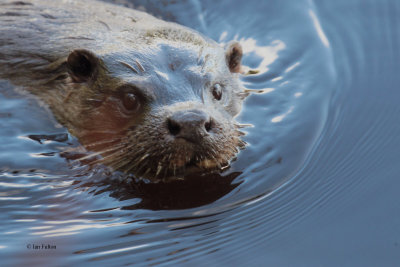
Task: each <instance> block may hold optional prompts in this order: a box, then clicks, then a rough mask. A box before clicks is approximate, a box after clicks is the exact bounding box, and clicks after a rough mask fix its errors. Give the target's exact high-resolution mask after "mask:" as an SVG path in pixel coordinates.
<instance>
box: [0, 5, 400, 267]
mask: <svg viewBox="0 0 400 267" xmlns="http://www.w3.org/2000/svg"><path fill="white" fill-rule="evenodd" d="M117 2H119V3H125V4H126V5H127V6H129V7H132V6H133V7H135V8H138V9H142V10H143V9H145V10H146V11H147V12H149V13H151V14H153V15H156V16H158V17H161V18H163V19H166V20H171V21H176V22H178V23H180V24H183V25H186V26H188V27H191V28H194V29H196V30H198V31H200V32H202V33H203V34H205V35H206V36H209V37H210V38H212V39H214V40H216V41H218V42H220V43H222V44H224V43H227V42H229V41H230V40H238V41H239V42H240V43H241V44H242V46H243V48H244V52H245V55H244V58H243V64H244V65H245V66H246V68H247V69H249V70H253V71H254V72H257V73H256V74H252V75H246V76H243V77H241V81H242V83H243V85H244V86H245V87H246V88H248V89H252V90H253V93H252V94H251V96H249V97H248V98H247V100H246V102H245V106H244V108H243V111H242V113H241V114H240V116H239V117H238V118H237V119H238V121H239V122H241V123H246V124H250V125H251V126H249V127H247V128H245V129H244V131H245V132H246V135H245V136H244V138H243V139H244V140H245V141H246V142H247V143H248V146H247V147H246V149H245V150H243V151H242V152H241V153H240V154H239V156H238V159H237V160H236V161H235V162H234V163H233V164H232V166H231V168H230V169H229V170H228V171H227V172H226V173H224V174H223V176H222V177H210V178H208V179H207V180H197V181H192V182H188V183H183V184H182V183H173V184H170V185H164V186H160V185H144V184H129V183H123V182H120V181H119V179H118V178H119V177H118V174H115V173H110V172H109V171H108V170H107V169H106V168H101V167H98V168H96V169H92V168H89V167H88V166H79V165H75V164H73V163H72V162H71V161H69V160H67V159H65V158H64V157H62V156H61V155H60V152H61V151H64V150H65V149H68V148H70V147H75V146H76V145H77V144H78V141H77V140H76V139H75V138H74V137H73V136H71V135H69V134H68V131H67V130H66V129H65V128H63V127H62V126H61V125H58V123H57V122H56V121H55V119H54V118H53V117H52V115H51V113H49V112H48V111H47V110H46V108H45V107H43V106H41V105H39V104H38V103H37V102H36V101H35V99H33V98H31V97H29V96H27V95H25V94H21V92H20V91H21V90H20V89H19V88H13V86H12V85H10V84H9V83H8V82H6V81H2V82H0V103H1V105H0V136H1V138H0V219H1V222H2V223H0V256H1V257H0V262H1V265H2V266H3V265H5V266H8V265H9V266H16V265H32V266H35V265H38V266H39V265H43V264H46V265H71V264H81V265H83V264H84V265H93V266H94V265H95V266H99V265H111V266H121V265H128V264H132V265H134V266H138V265H139V266H140V265H176V264H179V265H192V266H193V265H194V266H204V265H211V266H399V264H400V197H399V193H398V192H399V188H400V165H399V164H398V161H399V159H400V117H399V116H398V114H400V105H398V99H399V97H400V91H399V88H400V87H399V84H400V75H398V73H399V71H400V52H399V51H400V50H399V47H400V31H399V26H400V2H399V1H396V0H391V1H390V0H374V1H372V0H346V1H343V0H340V1H328V0H321V1H314V2H313V1H303V0H296V1H295V0H288V1H279V0H269V1H260V0H259V1H256V0H247V1H209V0H205V1H196V0H191V1H161V2H160V1H144V0H143V1H117ZM38 135H40V136H38ZM43 135H50V137H49V138H47V139H49V140H45V138H44V137H43ZM51 135H52V136H51ZM56 137H58V138H56ZM43 138H44V139H43ZM38 140H39V141H38ZM42 244H44V245H50V246H56V248H54V249H36V250H35V249H33V248H32V246H33V245H39V246H41V245H42Z"/></svg>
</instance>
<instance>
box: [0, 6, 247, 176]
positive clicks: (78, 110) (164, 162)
mask: <svg viewBox="0 0 400 267" xmlns="http://www.w3.org/2000/svg"><path fill="white" fill-rule="evenodd" d="M0 32H1V34H0V78H1V79H6V80H9V81H10V82H11V83H12V84H14V85H15V86H18V87H22V88H24V89H25V90H26V91H28V92H29V93H31V94H32V95H34V96H36V97H37V98H38V99H39V100H40V101H42V102H44V103H45V104H46V105H47V106H48V107H49V108H50V110H51V111H52V113H53V114H54V116H55V118H56V119H57V120H58V121H59V122H60V123H61V124H62V125H64V126H65V127H66V128H67V129H68V131H69V132H70V133H71V134H72V135H73V136H75V137H77V139H78V140H79V142H80V143H81V144H82V145H83V147H84V148H85V149H86V151H90V152H91V153H90V154H89V155H88V156H85V157H84V158H87V157H90V158H96V160H95V162H96V163H97V162H98V163H101V164H104V165H106V166H109V167H111V168H112V169H113V170H116V171H121V172H124V173H129V174H134V175H135V176H138V177H145V178H147V179H149V180H150V181H159V180H168V179H169V178H170V177H178V176H180V177H183V176H185V174H186V173H190V172H191V171H195V172H202V171H215V170H217V171H219V170H222V169H223V168H224V167H226V166H229V164H230V162H231V160H232V159H234V158H235V157H236V155H237V153H238V152H239V151H240V149H241V148H243V147H244V145H245V143H244V142H243V141H242V140H241V139H240V136H241V135H242V134H243V133H242V132H241V131H240V130H239V128H240V126H239V124H238V123H237V122H236V121H235V116H236V115H237V114H238V113H239V112H240V110H241V106H242V102H243V100H244V99H245V97H246V96H247V93H246V90H245V89H244V88H243V86H242V85H241V84H240V82H239V81H238V76H239V74H240V72H241V58H242V48H241V46H240V44H239V43H237V42H232V43H230V44H228V45H227V46H226V48H225V49H224V48H222V47H221V46H220V45H219V44H218V43H216V42H215V41H213V40H211V39H209V38H207V37H205V36H203V35H202V34H200V33H198V32H196V31H194V30H191V29H189V28H186V27H184V26H181V25H178V24H176V23H172V22H166V21H163V20H159V19H157V18H155V17H153V16H151V15H149V14H146V13H144V12H141V11H136V10H132V9H128V8H124V7H119V6H115V5H112V4H107V3H103V2H97V1H92V0H91V1H74V0H71V1H62V2H61V1H51V0H24V1H5V2H2V3H1V4H0Z"/></svg>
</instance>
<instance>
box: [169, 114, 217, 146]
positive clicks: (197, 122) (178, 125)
mask: <svg viewBox="0 0 400 267" xmlns="http://www.w3.org/2000/svg"><path fill="white" fill-rule="evenodd" d="M167 126H168V130H169V132H170V133H171V134H172V135H173V136H175V137H180V138H184V139H186V140H187V141H191V142H193V143H197V142H198V140H199V138H202V137H204V136H206V135H208V133H209V132H210V131H211V128H212V120H211V117H210V116H209V115H208V114H207V113H206V112H204V111H202V110H198V109H191V110H180V111H177V112H175V113H174V114H173V115H172V116H170V117H169V118H168V119H167Z"/></svg>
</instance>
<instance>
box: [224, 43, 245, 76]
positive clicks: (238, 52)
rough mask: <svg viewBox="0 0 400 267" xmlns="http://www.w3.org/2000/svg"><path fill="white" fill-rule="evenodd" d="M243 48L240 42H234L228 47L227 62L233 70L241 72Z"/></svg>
mask: <svg viewBox="0 0 400 267" xmlns="http://www.w3.org/2000/svg"><path fill="white" fill-rule="evenodd" d="M242 55H243V50H242V46H241V45H240V44H239V43H238V42H232V43H230V44H229V45H228V48H227V49H226V52H225V56H226V64H227V65H228V67H229V70H230V71H231V72H240V68H241V66H242V65H241V62H242Z"/></svg>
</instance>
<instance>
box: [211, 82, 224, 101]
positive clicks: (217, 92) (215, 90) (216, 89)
mask: <svg viewBox="0 0 400 267" xmlns="http://www.w3.org/2000/svg"><path fill="white" fill-rule="evenodd" d="M212 94H213V96H214V98H215V99H216V100H221V97H222V86H221V85H220V84H219V83H216V84H214V85H213V87H212Z"/></svg>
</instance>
